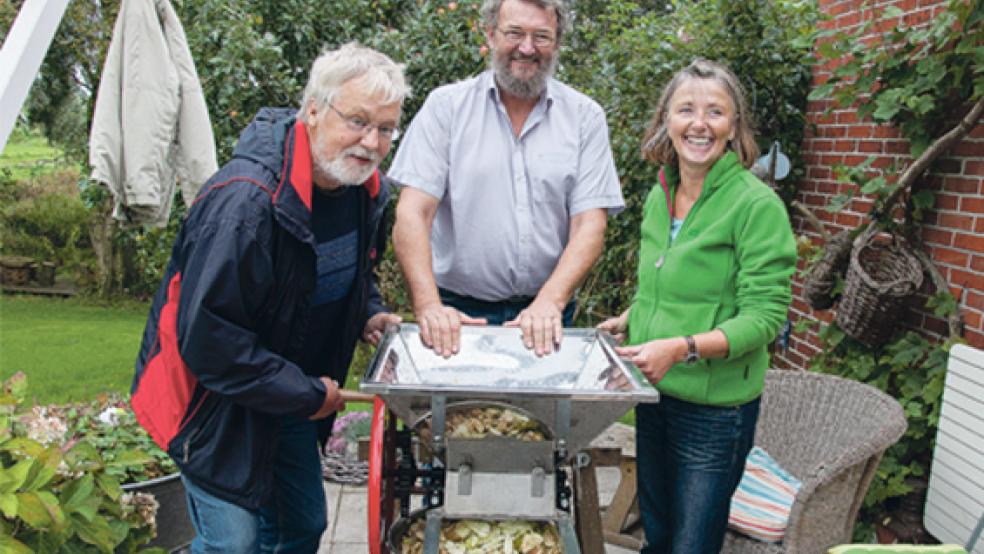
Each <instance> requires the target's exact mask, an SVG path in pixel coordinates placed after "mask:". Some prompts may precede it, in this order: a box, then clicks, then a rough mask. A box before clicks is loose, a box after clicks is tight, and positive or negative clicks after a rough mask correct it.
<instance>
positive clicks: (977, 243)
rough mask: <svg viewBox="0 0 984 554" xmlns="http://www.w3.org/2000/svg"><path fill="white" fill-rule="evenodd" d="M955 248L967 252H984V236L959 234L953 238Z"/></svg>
mask: <svg viewBox="0 0 984 554" xmlns="http://www.w3.org/2000/svg"><path fill="white" fill-rule="evenodd" d="M953 246H955V247H957V248H966V249H967V250H973V251H974V252H984V235H980V234H973V235H968V234H966V233H957V235H956V236H955V237H954V238H953Z"/></svg>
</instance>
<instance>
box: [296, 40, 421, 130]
mask: <svg viewBox="0 0 984 554" xmlns="http://www.w3.org/2000/svg"><path fill="white" fill-rule="evenodd" d="M358 78H362V79H363V80H364V83H365V87H366V92H367V93H368V94H370V95H377V94H379V95H382V101H383V103H385V104H392V103H393V102H401V103H402V102H403V100H404V99H406V97H407V96H409V95H410V85H409V84H407V80H406V77H405V76H404V75H403V64H398V63H396V62H394V61H393V60H391V59H390V58H389V56H386V55H385V54H382V53H380V52H377V51H376V50H373V49H372V48H366V47H365V46H360V45H359V44H358V43H356V42H349V43H346V44H343V45H342V46H340V47H339V48H337V49H335V50H325V51H324V52H322V54H321V55H320V56H318V59H316V60H314V63H313V64H312V65H311V75H310V77H309V78H308V83H307V86H306V87H304V98H303V99H302V101H301V109H300V116H301V117H303V113H304V111H305V110H306V109H307V108H308V107H309V106H311V105H312V104H314V106H315V107H316V108H317V109H318V110H319V111H323V110H324V109H326V108H327V107H328V104H330V103H331V102H332V100H334V98H335V95H336V94H338V89H339V88H341V87H342V85H344V84H345V83H347V82H348V81H350V80H352V79H358Z"/></svg>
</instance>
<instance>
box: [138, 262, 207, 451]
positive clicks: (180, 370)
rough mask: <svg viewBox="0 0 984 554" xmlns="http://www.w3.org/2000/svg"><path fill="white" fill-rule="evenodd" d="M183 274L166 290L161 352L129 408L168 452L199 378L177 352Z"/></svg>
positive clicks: (149, 363)
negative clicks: (131, 408)
mask: <svg viewBox="0 0 984 554" xmlns="http://www.w3.org/2000/svg"><path fill="white" fill-rule="evenodd" d="M180 295H181V273H177V274H175V276H174V278H172V279H171V282H170V283H169V284H168V287H167V302H166V303H165V304H164V306H163V307H162V308H161V315H160V318H159V319H158V321H157V341H158V344H160V351H159V352H158V353H157V355H155V356H154V357H153V358H151V359H149V360H147V364H146V365H145V366H144V370H143V374H142V375H141V376H140V381H139V382H138V384H137V390H136V392H134V393H133V397H132V398H130V406H131V407H133V412H134V414H136V416H137V421H139V422H140V424H141V425H143V427H144V429H146V430H147V432H148V433H150V437H151V438H152V439H154V442H155V443H157V446H160V447H161V448H162V449H164V450H165V451H166V450H167V448H168V445H169V444H170V442H171V439H173V438H174V437H175V436H176V435H177V434H178V431H180V430H181V423H182V421H183V420H184V419H185V415H186V414H187V412H188V406H189V404H190V403H191V396H192V394H193V393H194V391H195V386H196V385H197V384H198V379H196V378H195V376H194V375H193V374H192V373H191V371H190V370H189V369H188V366H187V364H185V362H184V360H183V359H182V358H181V353H180V352H179V350H178V299H179V297H180Z"/></svg>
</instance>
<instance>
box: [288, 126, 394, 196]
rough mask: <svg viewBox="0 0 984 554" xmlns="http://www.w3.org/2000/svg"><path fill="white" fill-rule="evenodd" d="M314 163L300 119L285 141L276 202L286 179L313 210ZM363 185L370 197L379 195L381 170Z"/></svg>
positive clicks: (306, 134)
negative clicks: (282, 166)
mask: <svg viewBox="0 0 984 554" xmlns="http://www.w3.org/2000/svg"><path fill="white" fill-rule="evenodd" d="M312 163H313V160H312V156H311V141H310V139H309V138H308V132H307V127H305V126H304V124H303V123H302V122H301V121H300V120H298V121H296V122H295V123H294V128H293V130H292V132H291V133H289V134H288V135H287V140H285V141H284V168H283V172H282V173H281V181H280V185H279V186H278V187H277V192H276V194H275V195H274V202H277V201H278V200H279V197H280V195H281V192H282V191H283V187H284V183H285V181H286V182H288V183H289V184H290V187H291V189H293V190H294V193H295V194H296V195H297V197H298V198H299V199H300V201H301V203H302V204H303V205H304V207H305V208H307V210H308V212H310V211H311V194H312V191H313V187H314V180H313V178H312ZM285 177H286V178H285ZM362 186H363V187H365V189H366V191H367V192H368V193H369V197H370V198H376V197H377V196H379V170H378V169H377V170H375V171H373V172H372V175H370V176H369V179H367V180H366V182H365V183H363V184H362Z"/></svg>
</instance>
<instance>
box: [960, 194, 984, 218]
mask: <svg viewBox="0 0 984 554" xmlns="http://www.w3.org/2000/svg"><path fill="white" fill-rule="evenodd" d="M960 211H961V212H964V213H974V214H984V198H982V197H980V196H964V197H963V198H961V199H960Z"/></svg>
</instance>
